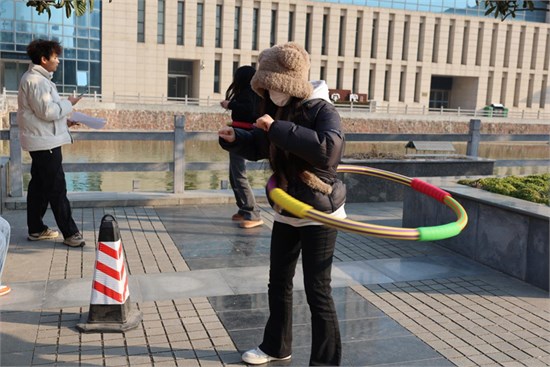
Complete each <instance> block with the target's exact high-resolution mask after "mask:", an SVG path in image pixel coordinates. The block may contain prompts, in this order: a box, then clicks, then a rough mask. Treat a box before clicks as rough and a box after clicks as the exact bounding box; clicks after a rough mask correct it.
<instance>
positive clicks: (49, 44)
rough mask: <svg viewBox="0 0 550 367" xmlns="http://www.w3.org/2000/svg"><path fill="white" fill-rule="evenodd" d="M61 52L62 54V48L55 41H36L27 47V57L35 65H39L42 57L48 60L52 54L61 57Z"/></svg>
mask: <svg viewBox="0 0 550 367" xmlns="http://www.w3.org/2000/svg"><path fill="white" fill-rule="evenodd" d="M61 52H63V47H61V44H60V43H59V42H57V41H48V40H43V39H37V40H34V41H32V42H31V43H29V45H28V46H27V55H29V57H30V58H31V61H32V63H33V64H36V65H40V61H41V60H42V56H44V57H45V58H46V59H47V60H49V59H50V57H52V55H53V54H54V53H55V54H57V55H61Z"/></svg>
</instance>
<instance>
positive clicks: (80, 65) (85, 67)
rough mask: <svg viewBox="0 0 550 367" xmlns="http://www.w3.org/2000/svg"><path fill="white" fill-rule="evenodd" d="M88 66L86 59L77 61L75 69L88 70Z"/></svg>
mask: <svg viewBox="0 0 550 367" xmlns="http://www.w3.org/2000/svg"><path fill="white" fill-rule="evenodd" d="M89 68H90V64H89V63H88V61H78V63H77V64H76V69H77V70H79V71H88V69H89ZM77 74H78V73H77Z"/></svg>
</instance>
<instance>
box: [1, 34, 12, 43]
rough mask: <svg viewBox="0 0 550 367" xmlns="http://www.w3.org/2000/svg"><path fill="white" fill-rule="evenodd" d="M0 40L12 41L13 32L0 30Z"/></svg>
mask: <svg viewBox="0 0 550 367" xmlns="http://www.w3.org/2000/svg"><path fill="white" fill-rule="evenodd" d="M0 42H6V43H8V42H9V43H13V32H0Z"/></svg>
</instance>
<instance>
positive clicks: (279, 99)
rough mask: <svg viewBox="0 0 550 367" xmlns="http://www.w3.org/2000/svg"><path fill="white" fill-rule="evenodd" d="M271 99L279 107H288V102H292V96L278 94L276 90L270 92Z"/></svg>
mask: <svg viewBox="0 0 550 367" xmlns="http://www.w3.org/2000/svg"><path fill="white" fill-rule="evenodd" d="M269 98H271V100H272V101H273V103H275V104H276V105H277V106H279V107H283V106H286V104H287V103H288V101H290V96H289V95H288V94H284V93H281V92H276V91H274V90H270V91H269Z"/></svg>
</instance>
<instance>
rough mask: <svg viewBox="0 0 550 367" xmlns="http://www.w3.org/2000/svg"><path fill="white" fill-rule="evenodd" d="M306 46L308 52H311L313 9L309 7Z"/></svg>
mask: <svg viewBox="0 0 550 367" xmlns="http://www.w3.org/2000/svg"><path fill="white" fill-rule="evenodd" d="M304 47H305V49H306V51H307V52H311V10H310V9H309V8H308V12H307V13H306V39H305V42H304Z"/></svg>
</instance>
